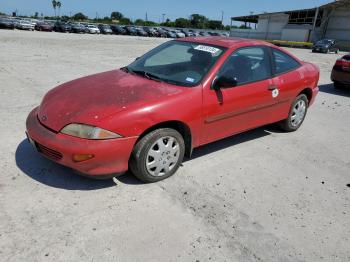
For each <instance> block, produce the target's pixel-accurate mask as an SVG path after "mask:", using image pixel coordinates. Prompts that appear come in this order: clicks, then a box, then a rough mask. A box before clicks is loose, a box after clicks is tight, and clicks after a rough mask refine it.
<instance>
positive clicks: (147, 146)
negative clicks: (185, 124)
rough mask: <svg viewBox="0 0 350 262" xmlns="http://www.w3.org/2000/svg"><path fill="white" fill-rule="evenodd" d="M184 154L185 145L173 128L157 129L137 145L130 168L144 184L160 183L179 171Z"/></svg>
mask: <svg viewBox="0 0 350 262" xmlns="http://www.w3.org/2000/svg"><path fill="white" fill-rule="evenodd" d="M184 153H185V143H184V139H183V137H182V136H181V134H180V133H179V132H177V131H176V130H174V129H171V128H161V129H157V130H154V131H152V132H150V133H149V134H147V135H146V136H144V137H143V138H142V139H141V140H140V141H139V142H138V143H137V144H136V146H135V148H134V150H133V153H132V156H131V158H130V162H129V167H130V170H131V172H132V173H133V174H134V175H135V176H136V177H137V178H139V179H140V180H142V181H143V182H146V183H152V182H158V181H161V180H163V179H165V178H168V177H170V176H172V175H173V174H174V173H175V172H176V171H177V169H178V168H179V166H180V164H181V163H182V160H183V158H184Z"/></svg>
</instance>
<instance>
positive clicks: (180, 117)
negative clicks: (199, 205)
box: [26, 37, 319, 182]
mask: <svg viewBox="0 0 350 262" xmlns="http://www.w3.org/2000/svg"><path fill="white" fill-rule="evenodd" d="M247 71H248V72H247ZM318 78H319V70H318V68H317V67H316V66H314V65H312V64H310V63H306V62H302V61H300V60H299V59H297V58H296V57H294V56H293V55H291V54H289V53H287V52H286V51H284V50H282V49H280V48H278V47H276V46H273V45H271V44H268V43H265V42H262V41H253V40H246V39H228V38H222V37H191V38H183V39H181V40H173V41H169V42H166V43H164V44H162V45H161V46H159V47H157V48H155V49H153V50H151V51H150V52H148V53H147V54H145V55H144V56H142V57H141V58H139V59H137V60H135V62H133V63H131V64H130V65H129V66H127V67H124V68H121V69H117V70H112V71H109V72H104V73H100V74H96V75H92V76H87V77H83V78H80V79H77V80H73V81H71V82H68V83H65V84H63V85H61V86H58V87H56V88H54V89H52V90H51V91H49V92H48V93H47V94H46V95H45V97H44V98H43V101H42V103H41V104H40V106H38V107H36V108H34V109H33V110H32V112H31V113H30V114H29V116H28V118H27V123H26V126H27V134H28V137H29V140H30V141H31V142H32V144H34V145H35V147H36V148H37V150H38V151H39V152H41V153H42V154H43V155H44V156H46V157H48V158H50V159H52V160H54V161H56V162H57V163H60V164H62V165H65V166H68V167H71V168H73V169H75V170H78V171H80V172H82V173H85V174H88V175H90V176H94V177H103V176H105V175H106V174H119V173H124V172H125V171H127V170H128V169H129V168H131V170H132V172H133V173H134V174H135V175H136V176H138V177H139V178H140V179H142V180H143V181H145V182H155V181H159V180H161V179H164V178H166V177H168V176H170V175H172V174H173V173H174V172H175V171H176V169H177V168H178V166H179V165H180V164H181V161H182V158H183V156H184V155H187V156H190V155H191V152H192V150H193V149H194V148H196V147H198V146H201V145H204V144H207V143H210V142H213V141H216V140H219V139H222V138H225V137H228V136H231V135H234V134H237V133H240V132H243V131H245V130H249V129H253V128H256V127H259V126H262V125H266V124H269V123H275V122H279V121H286V120H287V119H289V116H290V119H289V120H290V123H293V121H294V122H295V120H296V119H298V120H299V122H298V125H296V126H294V128H293V126H292V125H291V126H290V127H291V130H288V131H294V130H296V129H297V128H299V126H300V125H301V123H302V121H303V120H304V117H305V115H303V116H302V115H301V113H300V112H299V111H300V110H301V111H302V109H303V110H304V112H305V110H306V108H305V106H306V107H309V106H310V105H311V104H312V103H313V101H314V99H315V96H316V94H317V92H318V87H317V84H318ZM300 97H301V98H302V99H303V101H305V102H304V104H298V105H299V109H298V108H297V106H295V105H294V104H295V103H296V102H298V103H300V101H299V100H300ZM296 98H298V99H299V100H296ZM294 107H295V108H294ZM297 109H298V110H299V111H298V112H299V113H298V112H297ZM294 110H295V113H293V112H294ZM293 117H294V120H293ZM288 123H289V122H288ZM295 123H296V122H295ZM162 134H163V135H162ZM169 141H171V144H170V145H169V143H170V142H169ZM167 148H168V149H167ZM163 149H164V150H163ZM162 150H163V151H164V152H163V151H162ZM167 154H170V155H168V156H167ZM163 156H165V157H166V156H167V158H163ZM142 161H143V162H142ZM172 161H173V162H172ZM161 168H163V169H161ZM142 172H144V174H143V175H139V174H140V173H142ZM147 172H148V173H147Z"/></svg>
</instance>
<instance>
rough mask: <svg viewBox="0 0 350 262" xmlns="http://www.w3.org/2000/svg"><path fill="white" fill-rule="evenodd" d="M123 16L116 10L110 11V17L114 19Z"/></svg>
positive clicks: (119, 18)
mask: <svg viewBox="0 0 350 262" xmlns="http://www.w3.org/2000/svg"><path fill="white" fill-rule="evenodd" d="M123 18H124V15H123V14H122V13H120V12H117V11H114V12H112V13H111V19H114V20H119V21H120V20H122V19H123Z"/></svg>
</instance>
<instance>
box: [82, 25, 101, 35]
mask: <svg viewBox="0 0 350 262" xmlns="http://www.w3.org/2000/svg"><path fill="white" fill-rule="evenodd" d="M85 28H86V29H87V33H89V34H99V33H100V29H98V27H97V26H96V25H85Z"/></svg>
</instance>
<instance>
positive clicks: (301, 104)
mask: <svg viewBox="0 0 350 262" xmlns="http://www.w3.org/2000/svg"><path fill="white" fill-rule="evenodd" d="M305 113H306V103H305V101H304V100H300V101H298V103H296V104H295V106H294V108H293V111H292V117H291V123H292V126H294V127H296V126H298V125H300V123H301V122H302V121H303V119H304V117H305Z"/></svg>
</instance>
